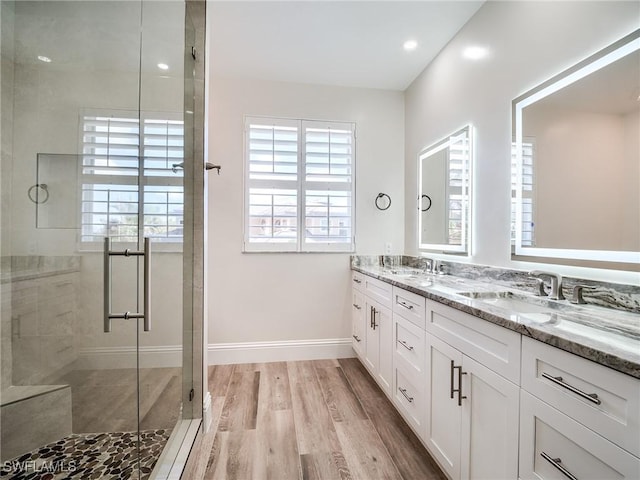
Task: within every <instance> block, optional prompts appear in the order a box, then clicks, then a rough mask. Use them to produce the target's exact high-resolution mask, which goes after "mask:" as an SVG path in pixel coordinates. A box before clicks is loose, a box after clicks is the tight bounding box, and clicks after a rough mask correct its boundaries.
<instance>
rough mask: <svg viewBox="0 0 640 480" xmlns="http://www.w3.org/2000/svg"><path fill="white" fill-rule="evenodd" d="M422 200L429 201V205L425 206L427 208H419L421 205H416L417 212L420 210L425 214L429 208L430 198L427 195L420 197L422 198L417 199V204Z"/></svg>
mask: <svg viewBox="0 0 640 480" xmlns="http://www.w3.org/2000/svg"><path fill="white" fill-rule="evenodd" d="M423 198H426V199H427V200H429V205H427V208H421V207H422V205H418V210H420V211H421V212H426V211H427V210H429V209H430V208H431V197H430V196H429V195H422V197H420V198H419V199H418V202H420V201H421V200H422V199H423Z"/></svg>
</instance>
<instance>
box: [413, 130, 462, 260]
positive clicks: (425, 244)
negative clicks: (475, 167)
mask: <svg viewBox="0 0 640 480" xmlns="http://www.w3.org/2000/svg"><path fill="white" fill-rule="evenodd" d="M472 133H473V132H472V128H471V126H469V125H467V126H466V127H464V128H462V129H460V130H458V131H457V132H454V133H452V134H451V135H448V136H447V137H445V138H444V139H442V140H440V141H439V142H437V143H435V144H433V145H431V146H429V147H427V148H425V149H424V150H422V151H421V152H420V154H419V155H418V172H419V173H418V181H419V185H418V192H419V197H418V248H419V249H420V250H428V251H434V252H442V253H455V254H468V253H469V250H470V249H469V245H470V243H469V237H470V235H469V232H470V221H469V219H470V218H471V217H470V213H471V163H472V161H471V158H472V156H471V155H472V144H473V141H472V140H473V134H472Z"/></svg>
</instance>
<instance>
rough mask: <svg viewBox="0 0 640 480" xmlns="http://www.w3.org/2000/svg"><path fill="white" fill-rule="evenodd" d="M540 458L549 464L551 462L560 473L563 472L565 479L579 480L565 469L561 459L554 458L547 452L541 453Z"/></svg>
mask: <svg viewBox="0 0 640 480" xmlns="http://www.w3.org/2000/svg"><path fill="white" fill-rule="evenodd" d="M540 456H541V457H542V458H544V459H545V460H546V461H547V462H549V463H550V464H551V465H553V466H554V467H556V468H557V469H558V470H560V472H562V474H563V475H564V476H565V477H567V478H570V479H571V480H578V477H576V476H575V475H573V474H572V473H571V472H570V471H569V470H567V469H566V468H564V465H562V460H560V459H559V458H553V457H552V456H551V455H548V454H547V453H545V452H541V453H540Z"/></svg>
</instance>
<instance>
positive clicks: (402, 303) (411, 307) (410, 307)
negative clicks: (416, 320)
mask: <svg viewBox="0 0 640 480" xmlns="http://www.w3.org/2000/svg"><path fill="white" fill-rule="evenodd" d="M397 302H398V305H402V306H403V307H404V308H406V309H407V310H413V305H407V304H406V303H404V302H403V301H402V300H398V301H397Z"/></svg>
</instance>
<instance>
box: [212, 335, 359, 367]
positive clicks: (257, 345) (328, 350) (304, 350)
mask: <svg viewBox="0 0 640 480" xmlns="http://www.w3.org/2000/svg"><path fill="white" fill-rule="evenodd" d="M207 354H208V355H207V357H208V362H209V365H227V364H232V363H257V362H283V361H296V360H320V359H323V358H351V357H354V356H355V353H354V351H353V348H352V347H351V339H350V338H327V339H320V340H287V341H281V342H242V343H210V344H209V348H208V349H207Z"/></svg>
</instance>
